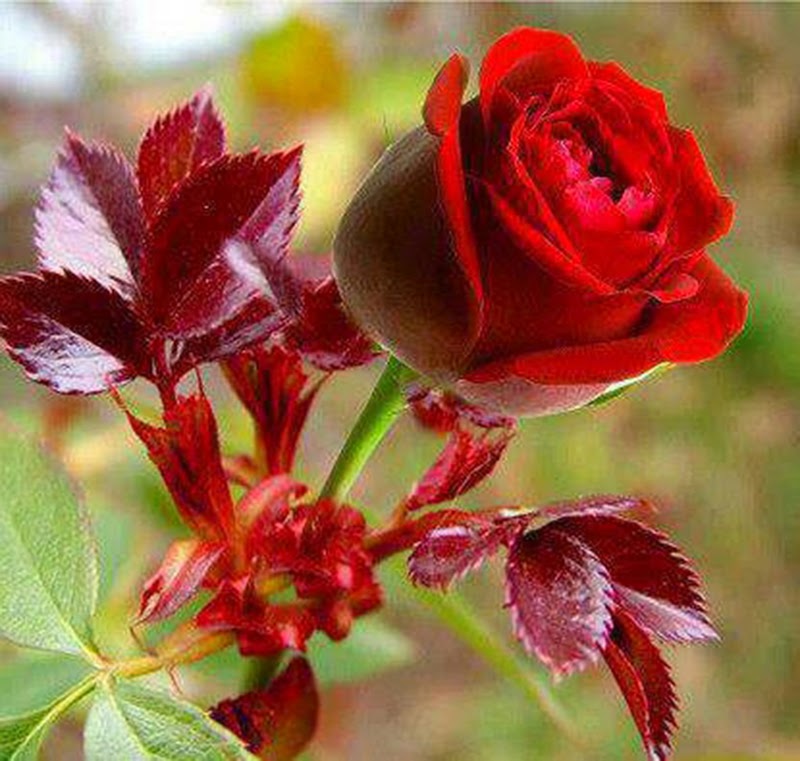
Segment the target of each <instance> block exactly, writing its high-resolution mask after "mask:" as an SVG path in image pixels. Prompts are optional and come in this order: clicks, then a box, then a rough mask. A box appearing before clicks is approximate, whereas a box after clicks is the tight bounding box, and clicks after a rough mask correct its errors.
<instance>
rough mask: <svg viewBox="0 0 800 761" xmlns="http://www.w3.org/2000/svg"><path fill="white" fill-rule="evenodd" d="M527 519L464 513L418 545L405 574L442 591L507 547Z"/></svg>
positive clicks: (431, 533)
mask: <svg viewBox="0 0 800 761" xmlns="http://www.w3.org/2000/svg"><path fill="white" fill-rule="evenodd" d="M434 515H435V513H434ZM529 520H530V517H529V516H528V517H526V519H525V520H523V521H520V520H519V519H518V518H512V519H510V520H509V519H503V518H494V519H493V518H492V517H491V516H489V515H486V514H480V513H467V514H466V515H465V519H464V520H463V521H461V522H460V523H455V524H453V525H450V526H445V527H443V528H437V529H434V530H433V531H431V532H430V533H429V534H428V535H427V536H426V537H425V538H424V539H422V541H420V542H419V544H417V546H416V547H415V548H414V551H413V552H412V553H411V555H410V556H409V558H408V575H409V577H410V579H411V581H412V582H413V583H414V584H421V585H423V586H426V587H438V588H440V589H442V590H445V589H447V587H449V586H450V585H451V584H452V583H453V582H455V581H458V580H460V579H462V578H464V576H466V575H467V574H468V573H471V572H472V571H475V570H477V569H478V568H479V567H480V566H481V565H482V564H483V563H484V561H485V560H487V559H488V558H489V557H491V556H492V555H494V554H495V553H496V552H497V551H498V550H499V549H500V548H501V547H505V546H508V545H509V544H510V543H511V542H512V541H513V539H514V537H516V535H517V534H519V532H520V531H523V530H524V528H525V526H526V525H527V522H528V521H529Z"/></svg>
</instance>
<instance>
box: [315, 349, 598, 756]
mask: <svg viewBox="0 0 800 761" xmlns="http://www.w3.org/2000/svg"><path fill="white" fill-rule="evenodd" d="M412 373H413V371H411V370H409V369H408V368H407V367H405V365H403V364H402V363H401V362H400V361H399V360H397V359H395V358H394V357H391V358H390V359H389V361H388V363H387V364H386V367H385V368H384V371H383V374H382V375H381V377H380V379H379V380H378V383H377V385H376V386H375V389H374V390H373V392H372V396H370V398H369V401H368V402H367V404H366V406H365V407H364V409H363V411H362V412H361V415H360V416H359V418H358V420H357V421H356V424H355V426H354V427H353V430H352V431H351V432H350V435H349V436H348V437H347V441H346V442H345V444H344V447H343V448H342V451H341V452H340V453H339V456H338V458H337V459H336V462H335V463H334V466H333V469H332V470H331V473H330V475H329V476H328V480H327V481H326V483H325V486H324V487H323V489H322V494H321V496H323V497H329V498H331V499H335V500H337V501H341V500H343V499H344V498H345V497H346V496H347V493H348V492H349V490H350V487H351V486H352V485H353V483H354V482H355V480H356V478H358V475H359V473H360V472H361V470H362V469H363V467H364V466H365V465H366V463H367V461H368V460H369V458H370V456H371V455H372V453H373V452H374V451H375V448H376V447H377V446H378V444H380V442H381V440H382V439H383V437H384V436H385V435H386V434H387V433H388V432H389V430H390V429H391V427H392V424H393V423H394V421H395V420H396V419H397V417H398V415H399V414H400V413H401V412H402V411H403V409H404V408H405V406H406V401H405V398H404V395H403V389H402V385H403V382H404V381H406V380H411V379H412V377H413V374H412ZM362 512H363V511H362ZM401 573H402V571H401ZM416 594H417V597H418V598H419V599H420V600H422V601H423V602H424V603H425V604H426V605H427V606H428V608H429V609H430V610H432V611H433V612H434V613H436V614H437V615H438V617H439V619H440V620H441V621H442V622H443V623H444V624H445V625H446V626H447V627H448V628H449V629H451V630H452V631H453V632H454V633H455V634H456V635H457V636H458V637H459V638H460V639H461V640H462V641H463V642H464V643H465V644H467V645H468V646H469V647H470V648H471V649H472V650H474V651H475V653H476V654H477V655H479V656H480V657H481V658H482V659H483V660H484V661H485V662H486V663H488V664H489V665H490V666H491V667H492V668H493V669H494V670H495V671H497V672H498V673H499V674H501V675H503V676H504V677H505V678H507V679H509V680H510V681H512V682H514V683H515V684H517V685H518V686H519V687H520V688H521V689H522V691H523V692H524V693H525V694H526V695H527V696H528V697H529V698H530V699H531V700H532V701H533V702H534V703H536V704H537V705H538V706H539V707H540V708H541V710H542V712H543V713H544V714H545V715H546V716H547V717H548V718H549V719H550V720H551V721H552V722H553V724H554V725H555V726H556V727H558V728H559V730H560V731H561V732H562V733H563V734H564V736H565V737H567V738H568V739H569V740H570V741H572V742H573V743H575V744H576V745H578V746H581V747H582V746H583V742H582V741H581V739H580V738H579V736H578V734H577V731H576V729H575V727H574V726H573V724H572V722H571V721H570V720H569V718H568V717H567V715H566V714H565V712H564V710H563V709H562V707H561V706H560V704H559V703H558V701H557V700H556V699H555V697H553V695H552V693H551V692H550V690H549V688H548V686H547V685H546V684H545V683H544V682H543V681H542V680H541V679H540V678H539V677H538V676H537V675H536V674H535V673H533V671H532V670H531V668H530V666H529V664H528V663H527V662H526V661H525V660H524V658H523V656H522V655H517V654H516V653H515V652H514V651H513V650H511V649H510V648H509V647H507V646H506V645H505V644H504V643H503V642H502V641H501V640H500V639H499V638H498V636H497V634H496V633H495V632H493V631H492V630H491V629H490V628H489V627H488V626H487V625H486V624H485V623H484V622H483V621H481V619H480V618H479V617H478V616H477V615H476V613H475V612H474V611H473V610H472V609H471V607H470V606H469V604H468V603H467V601H466V600H464V599H463V598H462V597H460V596H458V595H456V594H454V593H452V592H451V593H450V594H449V595H448V596H446V597H445V596H442V595H437V594H434V593H432V592H429V591H426V590H422V589H417V590H416Z"/></svg>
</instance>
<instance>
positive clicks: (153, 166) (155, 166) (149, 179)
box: [137, 87, 225, 220]
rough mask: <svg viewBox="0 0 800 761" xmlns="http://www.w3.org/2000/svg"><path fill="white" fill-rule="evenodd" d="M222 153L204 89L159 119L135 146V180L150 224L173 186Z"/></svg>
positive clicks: (221, 132)
mask: <svg viewBox="0 0 800 761" xmlns="http://www.w3.org/2000/svg"><path fill="white" fill-rule="evenodd" d="M224 151H225V125H224V124H223V123H222V119H221V118H220V116H219V114H218V113H217V110H216V108H215V107H214V102H213V100H212V97H211V89H210V88H208V87H206V88H204V89H202V90H200V92H198V93H197V94H196V95H195V96H194V97H193V98H192V99H191V100H190V101H188V102H186V103H183V104H181V105H180V106H178V107H177V108H175V109H174V110H172V111H170V112H169V113H168V114H165V115H163V116H160V117H159V118H158V119H156V120H155V122H153V124H152V125H151V126H150V128H149V129H148V130H147V132H146V133H145V136H144V138H143V139H142V143H141V145H140V146H139V159H138V166H137V177H138V180H139V191H140V193H141V195H142V204H143V206H144V210H145V213H146V214H147V216H148V218H150V219H151V220H152V219H153V217H154V216H155V215H156V212H157V211H158V209H159V207H161V206H162V204H163V203H164V202H165V201H166V199H167V198H168V197H169V195H170V193H171V192H172V190H173V189H174V188H175V186H176V185H177V184H178V183H179V182H180V181H181V180H183V179H185V178H186V177H187V176H188V175H189V174H190V173H191V172H192V171H194V170H196V169H197V168H198V167H200V166H201V165H202V164H203V163H204V162H208V161H212V160H213V159H216V158H219V157H220V156H221V155H222V154H223V153H224Z"/></svg>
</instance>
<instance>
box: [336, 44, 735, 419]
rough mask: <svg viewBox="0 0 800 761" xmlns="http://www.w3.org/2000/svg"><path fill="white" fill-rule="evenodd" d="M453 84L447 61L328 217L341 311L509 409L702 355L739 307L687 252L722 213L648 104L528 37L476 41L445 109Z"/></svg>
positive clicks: (713, 270)
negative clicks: (336, 224) (411, 114)
mask: <svg viewBox="0 0 800 761" xmlns="http://www.w3.org/2000/svg"><path fill="white" fill-rule="evenodd" d="M467 79H468V65H467V62H466V60H465V59H464V58H462V57H461V56H459V55H454V56H453V57H452V58H450V60H449V61H447V63H446V64H445V65H444V66H443V67H442V69H441V71H440V72H439V74H438V75H437V77H436V79H435V81H434V82H433V85H432V86H431V89H430V92H429V93H428V97H427V100H426V102H425V106H424V120H425V124H424V126H421V127H419V128H417V129H415V130H414V131H412V132H410V133H408V134H407V135H405V136H404V137H403V138H402V139H400V140H399V141H398V142H397V143H395V144H394V145H392V146H391V147H390V148H389V149H388V150H387V151H386V153H385V154H384V156H383V157H382V158H381V160H380V161H379V162H378V164H377V165H376V166H375V168H374V169H373V170H372V172H371V173H370V175H369V176H368V177H367V178H366V180H365V181H364V183H363V184H362V186H361V188H360V189H359V191H358V193H357V194H356V196H355V198H354V199H353V201H352V202H351V204H350V206H349V208H348V210H347V212H346V213H345V215H344V217H343V219H342V222H341V226H340V228H339V231H338V233H337V236H336V241H335V244H334V254H335V272H336V276H337V280H338V283H339V287H340V289H341V291H342V295H343V297H344V300H345V303H346V304H347V305H348V307H349V309H350V310H351V312H352V314H353V316H354V317H355V318H356V319H357V320H358V321H359V322H360V323H361V324H362V325H363V326H364V327H365V328H366V329H367V330H368V331H369V332H370V333H371V334H372V335H373V336H374V337H375V338H376V339H377V340H379V341H380V342H381V343H382V344H384V345H385V346H386V347H388V348H389V349H390V350H391V351H392V352H394V353H395V354H396V355H397V356H398V357H400V359H402V360H403V361H404V362H406V363H407V364H408V365H409V366H411V367H412V368H414V369H415V370H417V371H419V372H420V373H422V374H424V375H427V376H428V377H430V378H432V379H433V380H435V381H436V382H438V383H441V384H444V385H450V386H452V387H453V388H454V389H455V390H456V391H457V392H458V393H460V394H461V395H462V396H464V397H465V398H467V399H469V400H471V401H474V402H477V403H479V404H483V405H485V406H488V407H491V408H494V409H499V410H502V411H504V412H508V413H511V414H516V415H541V414H548V413H552V412H559V411H563V410H566V409H571V408H574V407H579V406H581V405H584V404H586V403H587V402H589V401H590V400H592V399H594V398H596V397H598V396H601V395H602V394H604V393H606V392H608V391H610V390H612V389H615V388H617V387H618V386H619V384H621V383H623V382H625V381H628V380H630V379H633V378H636V377H638V376H641V375H643V374H644V373H646V372H648V371H649V370H651V369H653V368H655V367H656V366H659V365H662V364H663V363H682V362H697V361H700V360H704V359H709V358H710V357H713V356H715V355H716V354H719V353H720V352H721V351H722V350H723V349H724V348H725V347H726V346H727V344H728V343H729V342H730V341H731V339H732V338H733V337H734V336H735V335H736V334H737V333H738V332H739V331H740V330H741V328H742V326H743V324H744V320H745V314H746V308H747V297H746V294H745V293H743V292H742V291H741V290H739V289H738V288H737V287H736V286H735V285H734V283H733V282H731V280H730V279H729V278H728V277H727V276H726V275H725V273H724V272H722V270H720V269H719V267H717V265H716V264H715V263H714V262H713V261H712V260H711V259H710V258H709V257H708V256H707V254H706V252H705V247H706V246H707V245H708V244H709V243H711V242H712V241H714V240H716V239H718V238H719V237H721V236H722V235H724V234H725V233H726V232H727V231H728V229H729V228H730V225H731V221H732V217H733V208H732V204H731V202H730V200H729V199H727V198H725V197H724V196H722V195H720V193H719V191H718V190H717V188H716V186H715V185H714V181H713V180H712V179H711V177H710V175H709V172H708V168H707V167H706V164H705V161H704V159H703V156H702V154H701V152H700V149H699V148H698V146H697V142H696V141H695V139H694V137H693V136H692V134H691V133H690V132H688V131H686V130H683V129H679V128H677V127H674V126H672V125H671V124H670V123H669V117H668V115H667V111H666V107H665V105H664V100H663V98H662V96H661V94H660V93H658V92H656V91H655V90H651V89H650V88H648V87H645V86H643V85H641V84H639V83H638V82H636V81H635V80H633V79H632V78H631V77H630V76H628V74H626V73H625V72H624V71H623V70H622V69H621V68H620V67H619V66H618V65H616V64H614V63H595V62H592V61H585V60H584V58H583V56H582V55H581V52H580V50H579V49H578V48H577V47H576V45H575V43H574V42H573V41H572V40H571V39H570V38H569V37H566V36H564V35H562V34H558V33H555V32H551V31H545V30H539V29H527V28H523V29H517V30H515V31H512V32H510V33H509V34H507V35H505V36H504V37H502V38H500V39H499V40H498V41H497V42H496V43H495V44H494V45H493V46H492V48H491V49H490V50H489V52H488V54H487V55H486V57H485V59H484V61H483V65H482V66H481V71H480V94H479V96H478V97H476V98H474V99H472V100H470V101H469V102H467V103H466V104H464V105H462V102H461V101H462V97H463V94H464V89H465V87H466V83H467Z"/></svg>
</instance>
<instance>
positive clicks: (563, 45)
mask: <svg viewBox="0 0 800 761" xmlns="http://www.w3.org/2000/svg"><path fill="white" fill-rule="evenodd" d="M587 75H588V70H587V68H586V63H585V62H584V60H583V56H582V55H581V51H580V50H579V49H578V47H577V45H576V44H575V43H574V42H573V41H572V39H571V38H570V37H567V36H566V35H564V34H559V33H558V32H551V31H549V30H546V29H531V28H529V27H521V28H519V29H514V30H513V31H511V32H508V33H507V34H504V35H503V36H502V37H501V38H500V39H499V40H497V42H495V43H494V45H492V47H491V48H490V49H489V51H488V52H487V53H486V57H485V58H484V59H483V63H482V64H481V74H480V88H481V111H482V112H483V119H484V123H485V124H487V125H488V124H490V123H491V120H492V105H493V103H494V98H495V94H496V92H497V90H498V88H500V87H501V86H502V87H505V88H506V89H508V90H509V91H511V92H512V93H514V94H515V95H517V96H518V97H520V98H521V99H523V100H525V99H527V97H528V96H530V95H532V94H533V93H536V92H545V91H548V90H550V89H551V88H552V87H553V86H554V85H555V84H556V83H557V82H558V81H559V80H561V79H581V78H583V77H586V76H587Z"/></svg>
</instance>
